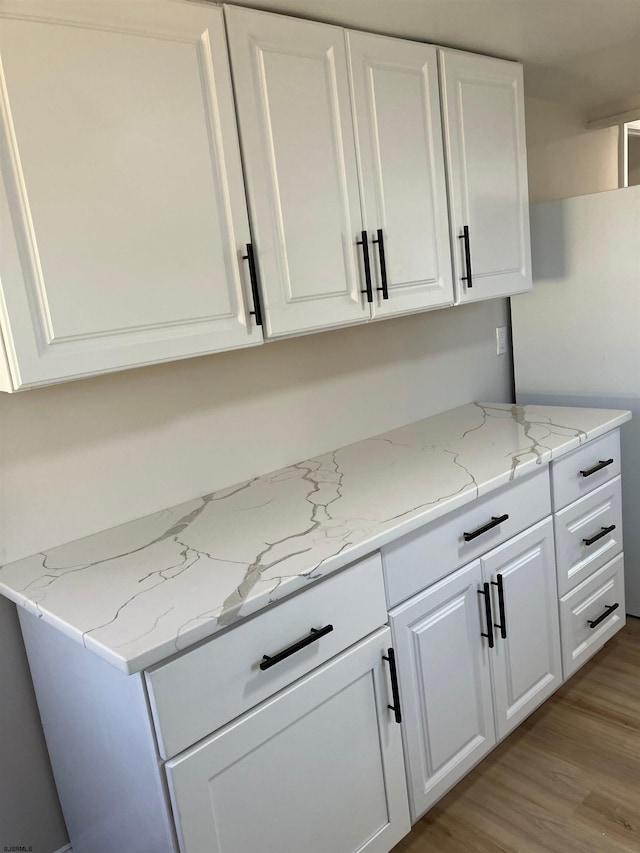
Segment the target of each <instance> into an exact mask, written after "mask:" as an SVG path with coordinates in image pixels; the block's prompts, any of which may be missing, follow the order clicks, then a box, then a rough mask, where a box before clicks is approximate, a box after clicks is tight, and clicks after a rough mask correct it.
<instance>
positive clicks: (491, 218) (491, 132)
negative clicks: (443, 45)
mask: <svg viewBox="0 0 640 853" xmlns="http://www.w3.org/2000/svg"><path fill="white" fill-rule="evenodd" d="M440 85H441V89H442V110H443V121H444V139H445V151H446V159H447V174H448V184H449V202H450V224H451V242H452V247H453V269H454V279H455V283H456V284H455V287H456V301H457V302H475V301H477V300H479V299H487V298H489V297H496V296H509V295H510V294H512V293H521V292H522V291H525V290H530V289H531V246H530V237H529V193H528V187H527V152H526V143H525V128H524V95H523V84H522V66H521V65H518V64H517V63H515V62H508V61H506V60H501V59H492V58H490V57H486V56H476V55H474V54H469V53H463V52H460V51H455V50H441V51H440ZM465 228H467V229H468V241H467V240H465ZM465 244H466V245H465ZM469 260H470V265H469V263H468V262H469ZM469 266H470V269H468V267H469Z"/></svg>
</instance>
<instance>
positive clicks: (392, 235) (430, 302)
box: [346, 32, 453, 317]
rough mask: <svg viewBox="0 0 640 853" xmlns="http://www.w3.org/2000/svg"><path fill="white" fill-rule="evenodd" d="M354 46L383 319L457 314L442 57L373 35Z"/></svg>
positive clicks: (357, 114) (362, 159)
mask: <svg viewBox="0 0 640 853" xmlns="http://www.w3.org/2000/svg"><path fill="white" fill-rule="evenodd" d="M346 37H347V48H348V52H349V67H350V72H351V85H352V95H353V110H354V121H355V126H356V137H357V149H358V154H359V166H360V176H361V194H362V209H363V216H364V227H365V228H366V229H367V230H368V234H369V239H370V240H371V241H372V245H371V252H372V258H371V262H372V269H373V272H374V278H375V285H376V299H375V302H374V307H373V314H374V316H380V317H384V316H388V315H390V314H401V313H404V312H408V311H420V310H422V309H425V308H436V307H439V306H443V305H452V304H453V281H452V274H451V251H450V247H449V228H448V217H447V194H446V185H445V172H444V155H443V148H442V125H441V120H440V102H439V93H438V62H437V51H436V48H434V47H432V46H431V45H426V44H418V43H416V42H410V41H403V40H400V39H393V38H386V37H384V36H377V35H369V34H367V33H358V32H347V33H346ZM379 232H381V233H382V242H381V241H380V233H379ZM385 267H386V270H385V269H384V268H385ZM385 271H386V283H387V293H388V298H385V291H384V290H383V279H382V275H383V272H385Z"/></svg>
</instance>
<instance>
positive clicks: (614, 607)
mask: <svg viewBox="0 0 640 853" xmlns="http://www.w3.org/2000/svg"><path fill="white" fill-rule="evenodd" d="M618 607H620V605H619V604H618V602H617V601H616V603H615V604H609V605H607V609H606V610H605V611H604V613H603V614H602V616H598V618H597V619H594V620H593V622H591V621H589V619H587V625H588V626H589V627H590V628H597V627H598V625H599V624H600V623H601V622H604V620H605V619H606V618H607V616H611V614H612V613H613V611H614V610H617V609H618Z"/></svg>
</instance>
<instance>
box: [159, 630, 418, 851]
mask: <svg viewBox="0 0 640 853" xmlns="http://www.w3.org/2000/svg"><path fill="white" fill-rule="evenodd" d="M389 646H390V632H389V629H387V628H385V629H382V630H380V631H378V632H377V633H376V634H374V635H372V636H371V637H370V638H369V639H368V640H365V641H363V642H362V643H360V644H358V645H357V646H354V647H353V648H352V649H350V650H348V651H346V652H345V653H344V654H342V655H340V656H338V657H337V658H335V659H334V660H332V661H330V662H329V663H328V664H325V665H324V666H323V667H321V668H320V669H318V670H315V671H314V672H313V673H311V674H310V675H308V676H307V677H306V678H304V679H302V680H301V681H298V682H296V683H295V684H294V685H292V686H291V687H290V688H288V689H287V690H284V691H282V692H281V693H279V694H276V696H274V697H273V698H272V699H270V700H268V701H267V702H265V703H263V704H262V705H260V706H258V707H257V708H256V709H255V710H253V711H251V712H250V713H248V714H246V715H244V716H243V717H240V718H239V719H238V720H237V721H236V722H234V723H231V724H230V725H228V726H227V727H225V728H224V729H222V730H221V731H220V732H218V733H217V734H215V735H213V736H212V737H210V738H208V739H206V740H204V741H202V742H200V743H199V744H198V745H197V746H195V747H192V748H191V749H190V750H187V751H186V752H185V753H183V754H182V755H180V756H178V757H177V758H175V759H173V760H172V761H170V762H168V763H167V765H166V768H167V775H168V781H169V788H170V792H171V797H172V802H173V807H174V815H175V819H176V826H177V831H178V838H179V843H180V849H181V851H182V853H209V852H210V853H214V851H215V853H302V851H304V853H328V851H331V853H355V851H367V853H387V851H389V850H390V849H391V848H392V847H393V846H394V845H395V844H396V843H397V842H398V841H399V840H400V839H401V838H402V837H403V836H404V835H405V834H406V833H407V832H408V831H409V828H410V827H409V814H408V808H407V795H406V786H405V777H404V766H403V761H402V744H401V735H400V726H399V725H398V724H397V723H396V722H395V718H394V714H393V712H392V711H391V710H389V709H388V707H387V706H388V705H392V704H393V699H392V690H391V681H390V678H389V671H388V669H387V663H386V662H385V661H384V659H383V656H385V655H387V649H388V647H389Z"/></svg>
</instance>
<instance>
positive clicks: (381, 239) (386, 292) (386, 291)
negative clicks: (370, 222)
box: [371, 228, 389, 299]
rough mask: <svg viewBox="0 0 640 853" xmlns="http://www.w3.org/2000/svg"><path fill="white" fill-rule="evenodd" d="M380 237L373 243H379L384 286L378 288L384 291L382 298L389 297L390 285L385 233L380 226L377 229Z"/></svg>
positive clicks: (381, 276) (381, 274) (381, 275)
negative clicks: (385, 250)
mask: <svg viewBox="0 0 640 853" xmlns="http://www.w3.org/2000/svg"><path fill="white" fill-rule="evenodd" d="M377 234H378V239H377V240H372V241H371V242H372V243H377V244H378V256H379V258H380V278H381V280H382V287H377V288H376V290H381V291H382V298H383V299H388V298H389V286H388V284H387V264H386V261H385V259H384V234H383V233H382V228H378V231H377Z"/></svg>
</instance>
